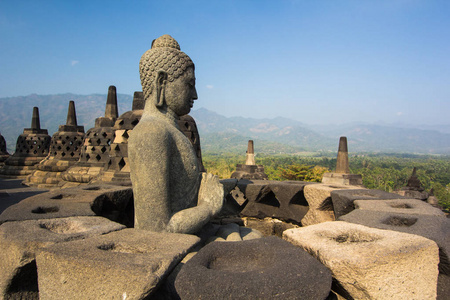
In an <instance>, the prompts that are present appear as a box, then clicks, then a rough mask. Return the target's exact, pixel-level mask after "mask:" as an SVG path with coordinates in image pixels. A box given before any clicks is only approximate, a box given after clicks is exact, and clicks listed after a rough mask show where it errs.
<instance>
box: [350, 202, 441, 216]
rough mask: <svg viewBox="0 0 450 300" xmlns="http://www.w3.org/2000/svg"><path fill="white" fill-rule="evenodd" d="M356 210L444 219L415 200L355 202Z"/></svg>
mask: <svg viewBox="0 0 450 300" xmlns="http://www.w3.org/2000/svg"><path fill="white" fill-rule="evenodd" d="M353 203H354V205H355V208H356V209H361V210H374V211H384V212H391V213H406V214H414V215H416V214H418V215H431V216H441V217H445V214H444V212H443V211H442V210H440V209H438V208H435V207H433V206H431V205H430V204H428V203H426V202H424V201H421V200H417V199H393V200H369V201H367V200H355V201H354V202H353Z"/></svg>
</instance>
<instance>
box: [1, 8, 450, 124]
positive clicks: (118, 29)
mask: <svg viewBox="0 0 450 300" xmlns="http://www.w3.org/2000/svg"><path fill="white" fill-rule="evenodd" d="M163 34H170V35H172V36H173V37H174V38H175V39H176V40H177V41H178V42H179V44H180V46H181V50H182V51H184V52H186V53H187V54H188V55H189V56H190V57H191V58H192V60H193V61H194V63H195V65H196V77H197V91H198V95H199V99H198V101H197V102H196V103H195V106H194V109H196V108H200V107H205V108H207V109H210V110H213V111H215V112H218V113H220V114H223V115H225V116H244V117H256V118H263V117H267V118H273V117H277V116H283V117H288V118H293V119H296V120H299V121H302V122H305V123H308V124H317V123H325V124H333V123H346V122H353V121H365V122H374V123H380V122H381V123H406V124H412V123H418V124H450V120H449V115H450V1H432V0H390V1H383V0H378V1H364V0H355V1H337V0H333V1H312V0H311V1H306V0H303V1H300V0H298V1H297V0H279V1H275V0H273V1H264V0H254V1H249V0H236V1H225V0H223V1H218V0H204V1H138V0H129V1H125V0H123V1H114V0H111V1H83V0H78V1H27V0H20V1H14V0H0V97H11V96H25V95H29V94H32V93H37V94H43V95H46V94H58V93H66V92H70V93H75V94H83V95H85V94H91V93H102V94H104V93H106V92H107V88H108V86H109V85H111V84H113V85H115V86H116V87H117V91H118V92H119V93H124V94H130V95H131V94H132V93H133V92H134V91H136V90H141V86H140V80H139V71H138V64H139V59H140V57H141V55H142V54H143V53H144V52H145V51H146V50H147V49H149V48H150V45H151V42H152V40H153V39H155V38H157V37H159V36H161V35H163ZM68 100H69V99H68ZM119 100H120V99H119Z"/></svg>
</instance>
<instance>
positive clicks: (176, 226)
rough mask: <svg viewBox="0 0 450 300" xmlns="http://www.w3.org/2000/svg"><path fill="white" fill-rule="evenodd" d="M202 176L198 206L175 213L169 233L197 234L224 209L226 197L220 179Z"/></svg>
mask: <svg viewBox="0 0 450 300" xmlns="http://www.w3.org/2000/svg"><path fill="white" fill-rule="evenodd" d="M201 176H202V180H201V182H200V189H199V192H198V205H197V206H195V207H191V208H188V209H184V210H182V211H179V212H177V213H175V214H174V215H173V216H172V218H170V221H169V224H168V225H167V229H166V230H167V231H169V232H178V233H195V232H197V231H199V230H200V229H201V228H202V227H203V226H204V225H205V224H206V223H208V221H209V220H210V219H211V217H213V216H214V215H215V214H217V213H218V212H219V211H220V209H221V208H222V205H223V196H224V195H223V186H222V184H221V183H220V182H219V178H218V177H217V176H214V175H212V174H207V173H201Z"/></svg>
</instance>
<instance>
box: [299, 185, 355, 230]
mask: <svg viewBox="0 0 450 300" xmlns="http://www.w3.org/2000/svg"><path fill="white" fill-rule="evenodd" d="M348 188H349V186H344V185H328V184H310V185H306V186H305V188H304V189H303V193H304V195H305V199H306V201H307V202H308V205H309V210H308V213H307V214H306V215H305V216H304V217H303V219H302V225H303V226H309V225H314V224H318V223H322V222H327V221H334V220H335V216H334V211H333V203H332V201H331V193H332V192H333V191H336V190H342V189H348ZM352 188H353V187H352Z"/></svg>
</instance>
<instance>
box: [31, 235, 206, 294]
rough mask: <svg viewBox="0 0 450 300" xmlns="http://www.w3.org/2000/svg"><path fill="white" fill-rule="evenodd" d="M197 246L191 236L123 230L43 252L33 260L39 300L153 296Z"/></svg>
mask: <svg viewBox="0 0 450 300" xmlns="http://www.w3.org/2000/svg"><path fill="white" fill-rule="evenodd" d="M198 241H199V238H198V237H196V236H191V235H183V234H174V233H157V232H150V231H145V230H138V229H124V230H121V231H117V232H112V233H109V234H106V235H102V236H97V237H92V238H89V239H85V240H81V241H73V242H67V243H61V244H56V245H52V246H49V247H46V248H44V249H42V250H41V251H40V252H39V254H38V255H37V257H36V262H37V267H38V270H39V278H38V282H39V296H40V299H43V300H45V299H144V298H146V297H151V295H152V293H153V292H154V291H155V290H156V289H157V287H158V286H159V285H160V283H161V281H163V280H164V279H165V278H166V277H167V275H168V274H169V273H170V271H171V270H172V269H173V268H174V267H175V266H176V265H177V264H178V263H179V262H180V261H181V260H182V259H183V257H184V256H185V255H186V254H187V253H188V252H189V250H190V249H192V248H193V247H194V246H195V245H196V243H197V242H198ZM55 283H64V284H55Z"/></svg>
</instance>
